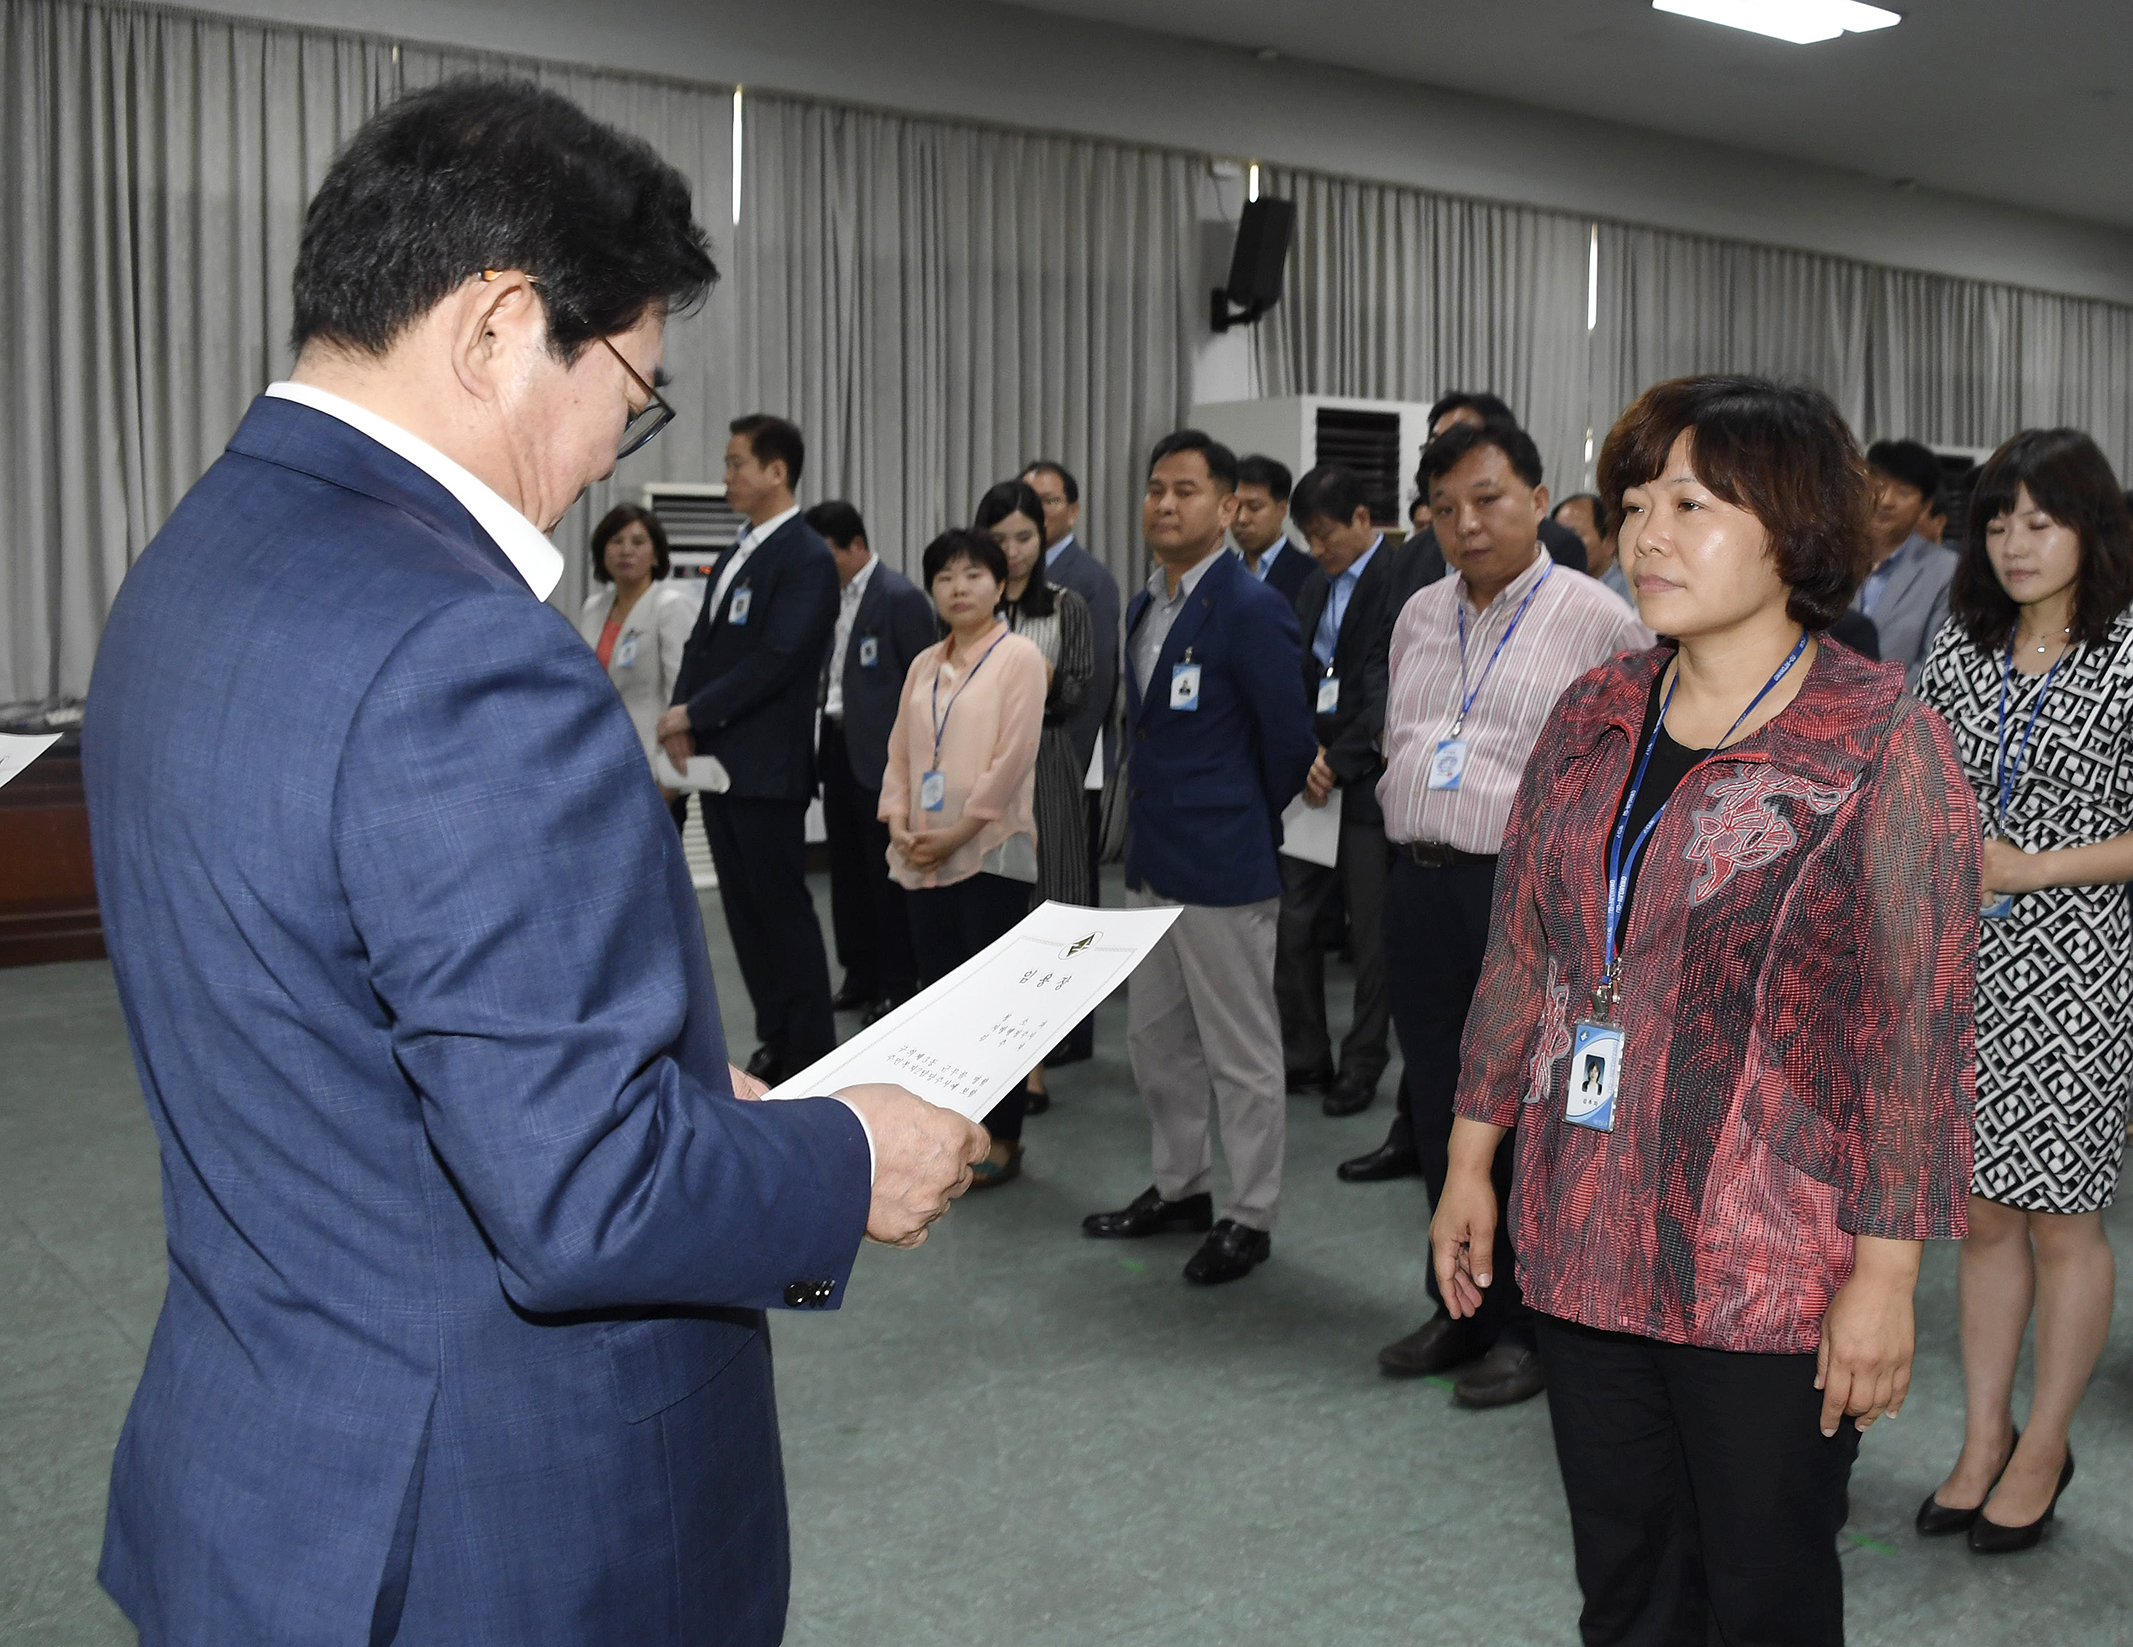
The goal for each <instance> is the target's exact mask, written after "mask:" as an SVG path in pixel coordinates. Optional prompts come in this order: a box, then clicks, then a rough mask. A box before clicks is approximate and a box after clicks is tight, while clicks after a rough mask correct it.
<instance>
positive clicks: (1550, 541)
mask: <svg viewBox="0 0 2133 1647" xmlns="http://www.w3.org/2000/svg"><path fill="white" fill-rule="evenodd" d="M1540 540H1541V547H1542V548H1543V549H1545V550H1547V551H1548V558H1549V559H1550V560H1552V561H1554V562H1555V564H1556V565H1558V566H1567V567H1569V568H1570V570H1571V571H1573V572H1582V571H1584V570H1585V569H1586V567H1587V566H1588V565H1590V564H1591V563H1590V561H1589V560H1588V558H1587V557H1586V554H1585V540H1584V539H1583V538H1581V537H1579V536H1578V535H1577V533H1575V532H1573V531H1571V530H1570V528H1569V527H1567V526H1565V525H1563V524H1562V523H1561V522H1560V521H1553V520H1544V521H1542V522H1541V524H1540Z"/></svg>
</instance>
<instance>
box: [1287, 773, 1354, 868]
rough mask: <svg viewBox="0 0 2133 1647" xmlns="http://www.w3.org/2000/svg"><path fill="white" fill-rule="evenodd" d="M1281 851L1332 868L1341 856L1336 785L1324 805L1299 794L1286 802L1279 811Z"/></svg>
mask: <svg viewBox="0 0 2133 1647" xmlns="http://www.w3.org/2000/svg"><path fill="white" fill-rule="evenodd" d="M1281 853H1282V856H1283V857H1285V858H1301V859H1302V860H1303V861H1304V862H1305V863H1307V864H1323V865H1324V866H1325V867H1326V868H1328V869H1331V868H1332V867H1333V866H1334V865H1335V864H1337V863H1339V862H1340V858H1341V792H1340V791H1339V790H1338V789H1336V790H1334V792H1333V793H1332V794H1331V795H1330V796H1329V797H1327V800H1326V804H1325V805H1324V806H1312V805H1311V804H1310V803H1309V802H1307V801H1306V800H1305V799H1304V798H1303V797H1302V796H1301V795H1298V796H1297V797H1296V799H1294V800H1293V801H1291V802H1289V809H1288V811H1286V812H1284V813H1282V815H1281Z"/></svg>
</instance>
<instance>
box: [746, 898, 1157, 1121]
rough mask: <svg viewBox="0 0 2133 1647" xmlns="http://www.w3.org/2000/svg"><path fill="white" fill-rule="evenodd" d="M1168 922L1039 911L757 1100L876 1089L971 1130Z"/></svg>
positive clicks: (1125, 912) (1075, 908)
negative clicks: (961, 1119)
mask: <svg viewBox="0 0 2133 1647" xmlns="http://www.w3.org/2000/svg"><path fill="white" fill-rule="evenodd" d="M1179 913H1180V911H1179V910H1177V909H1175V908H1171V909H1085V908H1083V907H1082V906H1080V905H1078V904H1062V903H1052V902H1046V903H1043V904H1040V905H1039V906H1038V907H1037V908H1036V909H1034V910H1032V911H1031V912H1030V913H1029V914H1028V915H1026V916H1025V917H1023V919H1022V920H1021V921H1020V922H1019V923H1018V924H1017V925H1016V926H1015V927H1014V929H1013V930H1012V931H1010V932H1008V933H1007V934H1006V935H1005V936H1003V937H1001V938H1000V939H998V940H997V941H996V942H994V943H992V944H989V945H987V946H986V947H985V948H984V949H982V950H980V951H979V952H978V953H977V954H976V955H974V956H973V957H971V959H969V960H967V961H965V962H964V963H963V964H962V965H961V966H959V967H957V968H956V969H955V971H953V972H951V973H949V974H948V976H947V977H945V978H943V979H942V980H941V981H940V982H939V983H937V984H935V985H933V987H932V988H930V989H926V990H922V991H921V992H920V993H918V994H917V995H914V996H912V997H911V999H910V1000H908V1001H906V1002H904V1004H903V1005H902V1006H900V1007H898V1008H897V1009H896V1010H895V1011H894V1012H892V1013H890V1014H889V1015H888V1016H887V1017H885V1018H883V1019H881V1020H880V1021H879V1022H877V1023H875V1024H873V1025H872V1026H871V1027H869V1028H867V1029H863V1030H861V1031H860V1032H859V1033H858V1034H857V1035H855V1036H853V1037H852V1038H851V1039H850V1040H849V1041H847V1042H845V1043H844V1045H842V1046H841V1047H839V1048H838V1049H837V1050H836V1051H835V1052H833V1053H831V1054H830V1055H829V1056H828V1057H827V1058H823V1059H819V1060H817V1061H816V1062H815V1063H813V1064H810V1065H809V1066H808V1067H807V1068H806V1069H804V1070H802V1071H801V1072H800V1073H799V1074H798V1075H795V1076H794V1077H793V1078H792V1079H791V1080H789V1081H786V1082H784V1083H783V1084H782V1085H780V1086H778V1087H776V1088H774V1089H773V1090H772V1091H771V1092H770V1093H769V1094H767V1096H768V1097H771V1098H820V1097H824V1096H826V1095H828V1094H829V1093H832V1092H835V1091H837V1090H838V1089H839V1088H841V1087H850V1086H859V1085H861V1084H863V1083H866V1082H870V1081H887V1082H890V1083H892V1084H893V1085H896V1086H900V1087H905V1088H908V1089H909V1090H910V1091H912V1092H915V1093H917V1094H918V1096H919V1097H921V1098H923V1099H925V1100H926V1102H927V1103H929V1104H938V1105H940V1106H941V1108H943V1109H952V1110H954V1111H955V1112H956V1113H957V1114H958V1115H964V1116H968V1117H969V1118H970V1119H971V1120H973V1121H977V1120H981V1119H983V1118H984V1116H985V1114H986V1112H987V1111H988V1110H990V1109H991V1108H992V1107H993V1106H994V1105H995V1104H997V1103H998V1102H999V1101H1000V1100H1001V1099H1002V1098H1005V1097H1006V1096H1007V1095H1008V1094H1009V1093H1010V1092H1012V1091H1013V1090H1014V1089H1015V1088H1016V1087H1017V1086H1019V1085H1020V1084H1021V1083H1022V1082H1023V1081H1024V1080H1026V1079H1027V1078H1028V1076H1029V1072H1030V1071H1031V1070H1032V1069H1034V1068H1035V1067H1036V1066H1037V1064H1038V1062H1039V1061H1040V1060H1041V1059H1042V1058H1043V1057H1044V1055H1045V1054H1046V1053H1048V1052H1050V1051H1051V1050H1052V1048H1054V1047H1055V1046H1057V1045H1058V1044H1059V1043H1060V1042H1061V1041H1063V1040H1065V1039H1066V1036H1067V1032H1068V1031H1069V1030H1071V1029H1072V1028H1073V1027H1074V1026H1075V1025H1076V1024H1078V1023H1080V1022H1081V1020H1082V1019H1084V1018H1086V1017H1087V1016H1088V1015H1089V1013H1090V1012H1091V1011H1093V1010H1094V1009H1095V1007H1096V1006H1097V1004H1098V1003H1099V1002H1101V1001H1102V1000H1103V999H1104V997H1105V996H1107V995H1109V994H1110V993H1111V991H1112V990H1114V989H1116V988H1117V987H1118V986H1119V985H1120V984H1121V983H1123V982H1125V980H1126V979H1127V977H1128V976H1130V975H1131V973H1132V971H1133V969H1134V968H1135V967H1137V966H1139V965H1140V964H1141V962H1142V961H1143V960H1144V959H1146V957H1147V955H1148V952H1149V951H1150V950H1152V949H1153V948H1155V946H1156V945H1157V944H1158V943H1159V942H1160V941H1161V940H1162V937H1163V934H1164V933H1166V932H1168V931H1169V930H1170V924H1171V923H1172V922H1173V921H1175V920H1176V919H1177V918H1178V915H1179Z"/></svg>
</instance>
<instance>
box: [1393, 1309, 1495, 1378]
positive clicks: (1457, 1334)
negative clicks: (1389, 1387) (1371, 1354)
mask: <svg viewBox="0 0 2133 1647" xmlns="http://www.w3.org/2000/svg"><path fill="white" fill-rule="evenodd" d="M1479 1349H1480V1346H1479V1345H1478V1344H1476V1343H1475V1342H1474V1329H1473V1327H1472V1326H1471V1325H1469V1324H1468V1323H1467V1322H1464V1321H1454V1320H1453V1319H1452V1318H1451V1317H1450V1316H1448V1315H1437V1316H1432V1317H1431V1318H1430V1319H1429V1320H1427V1321H1425V1322H1423V1323H1422V1325H1421V1326H1419V1327H1417V1328H1415V1330H1414V1331H1413V1332H1411V1333H1409V1334H1408V1335H1407V1336H1406V1337H1405V1338H1399V1339H1395V1340H1394V1341H1393V1342H1392V1343H1390V1344H1387V1345H1386V1346H1385V1347H1384V1348H1383V1349H1382V1350H1380V1351H1378V1365H1379V1366H1380V1367H1383V1368H1384V1369H1385V1370H1386V1371H1387V1372H1389V1373H1391V1374H1392V1375H1393V1376H1394V1377H1395V1378H1427V1377H1428V1376H1429V1375H1430V1374H1431V1373H1441V1372H1448V1371H1449V1370H1450V1369H1452V1368H1453V1367H1456V1366H1459V1365H1461V1364H1462V1363H1464V1362H1468V1361H1471V1360H1473V1359H1474V1356H1475V1354H1476V1352H1477V1351H1478V1350H1479Z"/></svg>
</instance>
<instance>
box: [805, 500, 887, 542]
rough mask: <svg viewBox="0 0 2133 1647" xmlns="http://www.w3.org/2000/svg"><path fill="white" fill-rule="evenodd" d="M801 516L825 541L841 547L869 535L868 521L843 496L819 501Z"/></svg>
mask: <svg viewBox="0 0 2133 1647" xmlns="http://www.w3.org/2000/svg"><path fill="white" fill-rule="evenodd" d="M800 518H801V519H802V520H804V521H806V522H807V524H808V525H810V526H812V527H813V528H814V529H815V533H816V535H817V536H818V537H820V538H821V539H822V540H823V541H824V542H826V543H834V544H835V545H836V546H837V547H838V548H840V549H849V548H851V546H852V545H853V544H855V543H857V542H858V541H859V540H860V539H861V538H864V537H866V535H867V523H866V522H865V521H864V520H862V519H860V517H859V511H858V509H856V508H855V507H853V505H851V504H849V503H847V502H845V501H844V499H843V498H832V499H830V500H829V502H827V503H818V504H816V505H815V506H814V507H813V508H812V509H808V510H805V511H803V512H802V514H801V516H800ZM869 541H870V542H871V540H869Z"/></svg>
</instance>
